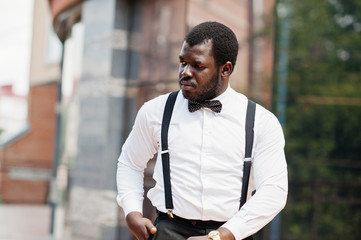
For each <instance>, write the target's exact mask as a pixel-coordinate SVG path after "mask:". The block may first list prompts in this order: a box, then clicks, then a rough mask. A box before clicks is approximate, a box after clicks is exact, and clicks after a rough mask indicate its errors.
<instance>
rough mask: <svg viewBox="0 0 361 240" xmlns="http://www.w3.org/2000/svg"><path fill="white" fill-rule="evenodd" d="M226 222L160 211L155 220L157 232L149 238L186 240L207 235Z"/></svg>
mask: <svg viewBox="0 0 361 240" xmlns="http://www.w3.org/2000/svg"><path fill="white" fill-rule="evenodd" d="M223 224H224V222H215V221H200V220H188V219H184V218H180V217H177V216H174V218H169V217H168V215H167V214H165V213H162V212H158V216H157V218H156V220H155V222H154V225H155V226H156V227H157V232H156V233H155V234H154V235H152V236H151V237H150V238H149V240H185V239H187V238H189V237H191V236H202V235H207V234H208V233H209V232H210V231H212V230H216V229H218V228H219V227H221V226H222V225H223Z"/></svg>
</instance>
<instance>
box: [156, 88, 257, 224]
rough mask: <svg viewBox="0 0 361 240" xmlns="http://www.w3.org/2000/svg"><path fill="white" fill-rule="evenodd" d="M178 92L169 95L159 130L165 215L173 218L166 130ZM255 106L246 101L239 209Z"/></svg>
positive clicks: (243, 196) (248, 164) (248, 166)
mask: <svg viewBox="0 0 361 240" xmlns="http://www.w3.org/2000/svg"><path fill="white" fill-rule="evenodd" d="M178 92H179V91H176V92H172V93H170V94H169V96H168V99H167V102H166V104H165V108H164V113H163V121H162V130H161V145H162V151H161V156H162V166H163V181H164V195H165V207H166V209H167V214H168V216H170V217H171V218H173V213H172V211H173V199H172V189H171V182H170V165H169V152H168V129H169V123H170V120H171V117H172V112H173V108H174V103H175V101H176V99H177V95H178ZM255 111H256V104H255V103H254V102H252V101H251V100H248V106H247V114H246V144H245V145H246V147H245V159H244V165H243V182H242V194H241V200H240V208H241V207H242V205H243V204H244V203H245V202H246V200H247V191H248V184H249V177H250V171H251V164H252V161H251V160H252V157H251V155H252V146H253V134H254V132H253V127H254V118H255Z"/></svg>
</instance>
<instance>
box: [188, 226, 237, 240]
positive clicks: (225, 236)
mask: <svg viewBox="0 0 361 240" xmlns="http://www.w3.org/2000/svg"><path fill="white" fill-rule="evenodd" d="M218 231H219V232H220V234H221V239H222V240H235V238H234V236H233V234H232V232H231V231H229V230H228V229H227V228H222V227H221V228H219V229H218ZM187 240H209V237H208V236H198V237H190V238H188V239H187Z"/></svg>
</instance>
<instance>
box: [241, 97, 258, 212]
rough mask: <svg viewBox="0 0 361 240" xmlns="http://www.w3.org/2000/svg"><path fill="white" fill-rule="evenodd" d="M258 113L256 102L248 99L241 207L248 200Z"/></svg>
mask: <svg viewBox="0 0 361 240" xmlns="http://www.w3.org/2000/svg"><path fill="white" fill-rule="evenodd" d="M255 113H256V103H254V102H252V101H251V100H249V99H248V105H247V114H246V147H245V154H244V161H243V179H242V194H241V203H240V206H239V208H241V207H242V206H243V204H244V203H245V202H246V201H247V192H248V184H249V176H250V172H251V165H252V147H253V135H254V131H253V127H254V116H255Z"/></svg>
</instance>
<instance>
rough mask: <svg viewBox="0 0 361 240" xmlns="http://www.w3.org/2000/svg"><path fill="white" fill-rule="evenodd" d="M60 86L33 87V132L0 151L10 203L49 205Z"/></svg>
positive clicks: (1, 182)
mask: <svg viewBox="0 0 361 240" xmlns="http://www.w3.org/2000/svg"><path fill="white" fill-rule="evenodd" d="M57 89H58V87H57V84H56V83H50V84H44V85H38V86H32V87H31V88H30V92H29V117H28V120H29V124H30V129H29V131H28V132H27V133H25V134H24V135H23V136H22V137H20V138H19V139H17V140H15V141H14V142H12V143H10V144H8V145H7V146H5V147H4V148H3V149H1V150H0V159H1V164H0V196H1V197H2V199H3V201H4V202H6V203H39V204H41V203H45V202H46V197H47V193H48V187H49V179H50V176H51V170H52V169H51V168H52V162H53V157H54V148H55V127H56V112H55V106H56V102H57Z"/></svg>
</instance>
